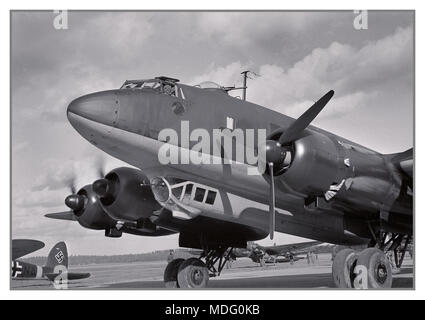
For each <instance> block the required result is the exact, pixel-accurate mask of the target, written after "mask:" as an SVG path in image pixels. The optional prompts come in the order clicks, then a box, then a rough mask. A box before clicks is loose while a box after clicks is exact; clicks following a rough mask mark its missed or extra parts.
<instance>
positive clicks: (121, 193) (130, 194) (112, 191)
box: [93, 167, 162, 221]
mask: <svg viewBox="0 0 425 320" xmlns="http://www.w3.org/2000/svg"><path fill="white" fill-rule="evenodd" d="M93 188H94V190H95V192H96V194H97V195H98V196H99V200H100V204H101V206H102V208H103V209H104V210H105V211H106V212H107V213H108V215H109V216H110V217H112V218H113V219H116V220H121V221H139V220H140V219H146V218H149V217H150V216H151V215H152V213H153V212H154V211H156V210H159V209H161V208H162V207H161V205H160V204H159V203H158V202H157V201H156V200H155V197H154V195H153V193H152V190H151V187H150V185H149V180H148V178H147V177H146V176H145V175H144V174H143V172H142V171H140V170H138V169H133V168H126V167H121V168H116V169H114V170H112V171H111V172H109V173H108V174H107V175H106V176H105V178H104V179H100V180H98V181H95V182H94V183H93Z"/></svg>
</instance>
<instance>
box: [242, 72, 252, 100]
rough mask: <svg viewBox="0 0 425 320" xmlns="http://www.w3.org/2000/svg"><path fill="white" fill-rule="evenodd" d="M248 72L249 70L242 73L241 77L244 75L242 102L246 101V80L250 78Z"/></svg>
mask: <svg viewBox="0 0 425 320" xmlns="http://www.w3.org/2000/svg"><path fill="white" fill-rule="evenodd" d="M248 72H250V71H249V70H246V71H243V72H241V75H243V86H242V100H246V88H247V87H246V79H247V78H248Z"/></svg>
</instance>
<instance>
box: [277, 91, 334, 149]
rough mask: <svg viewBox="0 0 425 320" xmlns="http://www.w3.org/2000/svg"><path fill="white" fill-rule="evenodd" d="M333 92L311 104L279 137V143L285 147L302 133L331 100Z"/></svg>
mask: <svg viewBox="0 0 425 320" xmlns="http://www.w3.org/2000/svg"><path fill="white" fill-rule="evenodd" d="M333 95H334V91H333V90H331V91H329V92H328V93H326V94H325V95H324V96H323V97H321V98H320V99H319V100H318V101H317V102H316V103H315V104H313V105H312V106H311V107H310V108H309V109H308V110H307V111H305V112H304V113H303V114H302V115H301V116H300V117H299V118H298V119H297V120H295V121H294V122H293V123H292V124H291V125H290V126H289V128H288V129H287V130H285V132H284V133H283V134H282V135H281V136H280V138H279V142H280V144H281V145H285V144H287V143H289V142H291V141H294V140H295V139H297V138H298V137H299V135H300V134H301V133H302V132H303V131H304V129H305V128H307V127H308V125H309V124H310V123H311V122H312V121H313V120H314V119H315V118H316V117H317V115H318V114H319V113H320V111H322V109H323V108H324V107H325V106H326V104H327V103H328V102H329V100H331V98H332V96H333Z"/></svg>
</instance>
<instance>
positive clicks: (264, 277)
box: [11, 254, 414, 290]
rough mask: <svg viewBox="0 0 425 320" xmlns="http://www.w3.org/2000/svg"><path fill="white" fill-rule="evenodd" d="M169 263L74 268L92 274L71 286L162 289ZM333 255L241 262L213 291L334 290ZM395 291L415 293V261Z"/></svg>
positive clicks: (38, 284)
mask: <svg viewBox="0 0 425 320" xmlns="http://www.w3.org/2000/svg"><path fill="white" fill-rule="evenodd" d="M166 264H167V263H166V261H155V262H134V263H108V264H92V265H85V266H72V267H71V268H70V270H71V271H73V272H90V273H91V277H90V278H88V279H83V280H78V281H73V282H70V284H69V289H79V290H81V289H103V290H105V289H161V288H164V284H163V282H162V277H163V271H164V268H165V266H166ZM331 269H332V262H331V259H330V254H320V255H319V259H318V260H317V261H316V262H315V263H314V264H308V263H307V260H305V259H302V260H299V261H296V262H295V263H294V264H293V265H291V264H290V263H279V264H276V265H271V264H267V265H266V266H265V267H261V266H259V265H258V264H256V263H253V262H252V261H251V260H250V259H248V258H240V259H238V260H237V261H235V262H233V264H232V267H231V268H229V269H224V270H223V272H222V275H221V276H220V277H218V278H211V279H210V282H209V284H208V288H211V289H250V288H252V289H261V288H267V289H273V288H276V289H309V288H311V289H324V288H333V283H332V275H331ZM393 277H394V279H393V288H397V289H412V288H413V287H414V281H413V261H412V260H411V259H410V258H409V257H407V258H406V259H405V262H404V265H403V268H402V269H401V271H400V273H399V274H396V275H394V276H393ZM11 288H12V289H23V290H34V289H35V290H43V289H53V285H52V284H51V283H50V282H49V281H43V280H41V281H40V280H13V281H12V283H11Z"/></svg>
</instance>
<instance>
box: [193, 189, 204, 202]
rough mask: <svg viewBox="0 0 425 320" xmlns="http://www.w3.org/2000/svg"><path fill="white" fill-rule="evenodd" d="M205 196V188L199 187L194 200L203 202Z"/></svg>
mask: <svg viewBox="0 0 425 320" xmlns="http://www.w3.org/2000/svg"><path fill="white" fill-rule="evenodd" d="M204 196H205V189H203V188H199V187H197V188H196V191H195V198H194V199H193V200H195V201H198V202H203V201H204Z"/></svg>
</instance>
